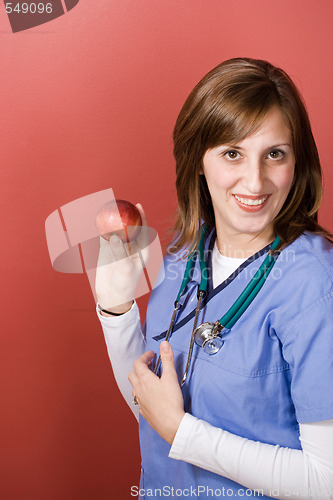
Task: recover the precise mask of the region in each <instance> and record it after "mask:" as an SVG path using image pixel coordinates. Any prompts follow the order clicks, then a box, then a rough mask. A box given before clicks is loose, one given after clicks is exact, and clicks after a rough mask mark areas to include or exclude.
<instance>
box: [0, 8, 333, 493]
mask: <svg viewBox="0 0 333 500" xmlns="http://www.w3.org/2000/svg"><path fill="white" fill-rule="evenodd" d="M332 21H333V2H332V1H331V0H320V1H317V0H279V1H277V0H275V1H274V0H269V1H268V0H206V1H205V2H203V1H202V0H177V1H174V0H163V1H154V0H99V1H98V2H91V1H87V0H81V1H80V2H79V3H78V5H77V6H76V7H75V8H74V9H73V10H72V11H70V12H69V13H67V14H66V15H64V16H62V17H60V18H58V19H56V20H54V21H52V22H50V23H48V24H45V25H42V26H39V27H37V28H34V29H31V30H27V31H23V32H20V33H15V34H13V33H12V32H11V29H10V26H9V22H8V18H7V16H6V13H5V10H4V6H3V4H1V8H0V44H1V45H0V48H1V53H0V62H1V71H0V100H1V101H0V102H1V108H0V110H1V112H0V122H1V133H0V146H1V148H0V151H1V197H0V216H1V262H0V265H1V281H2V293H1V309H2V311H1V320H2V326H1V364H0V370H1V376H0V384H1V388H0V390H1V398H2V404H1V407H2V409H1V412H0V430H1V431H0V432H1V435H2V436H1V441H2V444H1V459H0V460H1V463H0V470H1V480H0V498H1V499H2V500H22V499H27V500H32V499H33V500H45V499H46V498H47V499H48V500H60V499H61V500H106V499H108V500H110V499H120V500H121V499H126V498H130V486H131V485H135V484H137V483H138V479H139V471H140V457H139V446H138V437H137V424H136V421H135V420H134V418H133V417H132V415H131V413H130V412H129V410H128V408H127V406H126V404H125V403H124V402H123V401H122V399H121V396H120V395H119V394H118V391H117V387H116V385H115V382H114V379H113V376H112V370H111V368H110V365H109V362H108V358H107V353H106V348H105V345H104V339H103V336H102V331H101V328H100V325H99V322H98V320H97V318H96V316H95V311H94V300H93V296H92V293H91V290H90V287H89V285H88V280H87V278H86V276H85V275H74V274H73V275H70V274H61V273H57V272H55V271H53V269H52V267H51V264H50V260H49V256H48V251H47V246H46V241H45V235H44V222H45V219H46V218H47V216H48V215H49V214H50V213H51V212H53V211H54V210H56V209H57V208H58V207H59V206H61V205H64V204H66V203H68V202H70V201H72V200H74V199H77V198H80V197H81V196H85V195H88V194H90V193H93V192H96V191H99V190H102V189H107V188H110V187H111V188H113V190H114V194H115V196H116V197H118V198H125V199H128V200H130V201H132V202H133V203H137V202H141V203H142V204H143V206H144V207H145V210H146V213H147V216H148V219H149V223H150V225H151V226H153V227H155V228H156V229H157V230H158V232H159V234H160V238H161V239H162V240H164V241H166V238H167V232H166V230H167V228H168V227H169V226H170V224H171V221H172V214H173V211H174V210H175V208H176V196H175V188H174V180H175V174H174V163H173V159H172V141H171V134H172V127H173V124H174V122H175V119H176V116H177V113H178V111H179V109H180V107H181V105H182V103H183V101H184V99H185V97H186V96H187V94H188V93H189V91H190V90H191V89H192V87H193V86H194V85H195V84H196V83H197V81H198V80H199V79H200V78H201V77H202V76H203V75H204V74H205V73H206V72H207V71H208V70H209V69H211V68H212V67H214V66H215V65H217V64H218V63H219V62H221V61H222V60H224V59H227V58H230V57H235V56H249V57H255V58H262V59H268V60H270V61H271V62H273V63H274V64H276V65H279V66H281V67H283V68H284V69H285V70H286V71H287V72H288V73H289V74H290V75H291V76H292V77H293V79H294V81H295V82H296V84H297V85H298V87H299V88H300V90H301V92H302V94H303V96H304V98H305V100H306V102H307V106H308V110H309V114H310V117H311V121H312V125H313V130H314V134H315V137H316V140H317V143H318V147H319V151H320V155H321V159H322V164H323V169H324V175H325V178H324V181H325V200H324V203H323V206H322V210H321V222H322V223H323V224H324V225H326V226H327V227H328V228H329V229H330V230H331V231H333V223H332V218H331V217H330V215H331V213H332V210H333V201H332V200H333V173H332V154H331V143H332V138H331V134H332V130H333V126H332V125H333V123H332V120H333V113H332V109H333V106H332V104H333V103H332V88H333V70H332V64H331V61H332V47H333V31H332ZM146 301H147V298H144V299H141V300H140V302H139V304H140V307H141V309H142V314H143V316H144V308H145V305H146Z"/></svg>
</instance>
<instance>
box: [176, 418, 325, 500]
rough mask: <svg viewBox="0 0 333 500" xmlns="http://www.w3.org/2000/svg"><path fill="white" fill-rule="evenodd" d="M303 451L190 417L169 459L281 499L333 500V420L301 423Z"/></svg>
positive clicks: (186, 419)
mask: <svg viewBox="0 0 333 500" xmlns="http://www.w3.org/2000/svg"><path fill="white" fill-rule="evenodd" d="M299 426H300V438H299V439H300V441H301V445H302V450H295V449H291V448H282V447H280V446H278V445H277V446H274V445H269V444H265V443H260V442H257V441H251V440H249V439H246V438H242V437H239V436H236V435H235V434H231V433H229V432H227V431H224V430H222V429H219V428H217V427H213V426H212V425H210V424H209V423H207V422H205V421H203V420H199V419H197V418H195V417H193V416H192V415H190V414H188V413H186V414H185V416H184V418H183V420H182V421H181V423H180V426H179V428H178V431H177V433H176V436H175V439H174V441H173V444H172V447H171V450H170V453H169V457H170V458H174V459H176V460H184V461H185V462H188V463H191V464H193V465H196V466H198V467H201V468H203V469H206V470H209V471H211V472H215V473H216V474H220V475H221V476H225V477H227V478H228V479H231V480H233V481H236V482H237V483H240V484H241V485H243V486H244V487H246V488H249V489H252V490H256V491H258V490H260V492H262V493H263V494H264V495H266V496H271V497H274V498H279V499H289V500H290V499H295V500H296V499H297V500H299V498H303V499H305V500H306V499H311V500H314V499H321V500H332V499H333V420H325V421H322V422H314V423H307V424H299Z"/></svg>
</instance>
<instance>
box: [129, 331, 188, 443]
mask: <svg viewBox="0 0 333 500" xmlns="http://www.w3.org/2000/svg"><path fill="white" fill-rule="evenodd" d="M160 352H161V359H162V366H163V373H162V376H161V378H159V377H158V376H157V375H155V374H154V373H153V372H152V371H151V370H150V369H149V366H150V364H151V360H152V358H153V357H154V352H153V351H148V352H145V353H144V354H142V356H140V358H138V359H137V360H136V361H135V363H134V369H133V370H132V371H131V373H130V374H129V376H128V379H129V381H130V382H131V384H132V386H133V391H132V394H133V396H134V395H135V396H136V399H137V401H138V404H139V410H140V414H141V415H142V416H143V417H144V419H145V420H147V422H148V424H149V425H150V426H151V427H152V428H153V429H154V430H155V431H156V432H158V434H159V435H160V436H161V437H162V438H163V439H165V441H167V442H168V443H169V444H172V442H173V440H174V437H175V435H176V432H177V429H178V427H179V424H180V422H181V420H182V418H183V416H184V415H185V411H184V400H183V395H182V392H181V389H180V386H179V383H178V377H177V373H176V370H175V361H174V356H173V352H172V349H171V346H170V344H169V342H166V341H163V342H161V347H160Z"/></svg>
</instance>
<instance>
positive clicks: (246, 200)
mask: <svg viewBox="0 0 333 500" xmlns="http://www.w3.org/2000/svg"><path fill="white" fill-rule="evenodd" d="M234 197H235V198H236V199H237V200H238V201H240V202H241V203H244V205H262V204H263V203H264V201H265V200H266V199H267V198H268V196H265V197H264V198H259V199H258V200H250V199H249V198H240V197H239V196H237V195H236V194H234Z"/></svg>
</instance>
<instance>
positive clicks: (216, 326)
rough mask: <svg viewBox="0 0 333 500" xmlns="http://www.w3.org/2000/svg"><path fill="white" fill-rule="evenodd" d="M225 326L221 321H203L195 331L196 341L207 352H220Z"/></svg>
mask: <svg viewBox="0 0 333 500" xmlns="http://www.w3.org/2000/svg"><path fill="white" fill-rule="evenodd" d="M222 329H223V326H222V325H221V323H220V322H219V321H217V322H216V323H211V322H210V321H209V322H207V323H202V324H201V325H199V326H198V327H197V328H196V329H195V331H194V340H195V343H196V344H197V345H198V346H199V347H202V349H203V351H204V352H205V353H206V354H216V353H217V352H219V350H220V349H221V347H222V346H223V344H224V342H223V340H222V334H221V331H222Z"/></svg>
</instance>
